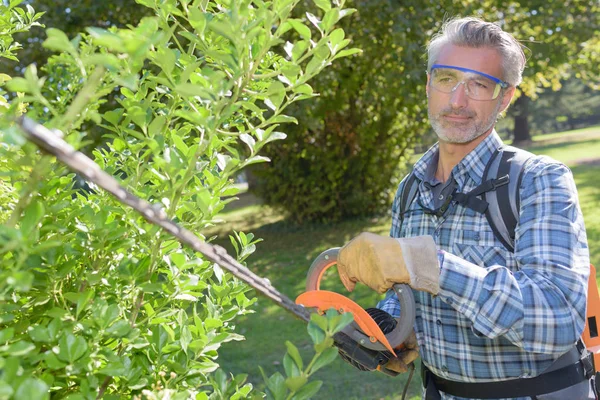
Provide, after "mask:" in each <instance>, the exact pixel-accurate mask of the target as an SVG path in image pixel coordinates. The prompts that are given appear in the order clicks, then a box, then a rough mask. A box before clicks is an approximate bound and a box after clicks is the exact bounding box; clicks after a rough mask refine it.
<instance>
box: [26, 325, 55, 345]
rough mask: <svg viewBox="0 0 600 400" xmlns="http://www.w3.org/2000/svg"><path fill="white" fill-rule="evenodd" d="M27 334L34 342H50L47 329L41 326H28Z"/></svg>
mask: <svg viewBox="0 0 600 400" xmlns="http://www.w3.org/2000/svg"><path fill="white" fill-rule="evenodd" d="M27 333H29V337H31V340H33V341H34V342H42V343H48V342H51V341H52V338H51V337H50V333H48V329H47V328H45V327H43V326H41V325H35V326H30V327H29V329H28V332H27Z"/></svg>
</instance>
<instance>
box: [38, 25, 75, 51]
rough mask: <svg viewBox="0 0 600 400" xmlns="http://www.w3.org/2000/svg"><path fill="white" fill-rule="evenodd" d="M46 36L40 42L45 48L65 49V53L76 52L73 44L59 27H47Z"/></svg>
mask: <svg viewBox="0 0 600 400" xmlns="http://www.w3.org/2000/svg"><path fill="white" fill-rule="evenodd" d="M46 34H47V35H48V38H47V39H46V40H45V41H44V43H42V46H44V47H45V48H47V49H50V50H54V51H65V52H67V53H76V49H75V46H73V43H71V42H70V41H69V38H68V37H67V35H66V34H65V33H64V32H63V31H61V30H60V29H55V28H48V29H47V30H46Z"/></svg>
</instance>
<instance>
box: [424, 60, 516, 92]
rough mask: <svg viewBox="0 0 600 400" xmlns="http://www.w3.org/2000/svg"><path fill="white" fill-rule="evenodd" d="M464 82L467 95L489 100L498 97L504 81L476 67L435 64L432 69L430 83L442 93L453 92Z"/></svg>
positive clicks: (504, 85)
mask: <svg viewBox="0 0 600 400" xmlns="http://www.w3.org/2000/svg"><path fill="white" fill-rule="evenodd" d="M461 83H462V84H463V85H464V87H465V92H466V95H467V97H469V98H470V99H473V100H481V101H489V100H494V99H496V98H497V97H498V95H499V94H500V92H501V91H502V89H505V88H507V87H508V86H509V85H508V82H504V81H503V80H501V79H498V78H496V77H494V76H492V75H488V74H486V73H483V72H479V71H476V70H474V69H469V68H462V67H454V66H452V65H442V64H434V65H433V66H432V67H431V70H430V77H429V85H430V86H431V87H432V88H433V89H435V90H439V91H440V92H442V93H452V92H454V91H455V90H456V89H457V88H458V85H460V84H461Z"/></svg>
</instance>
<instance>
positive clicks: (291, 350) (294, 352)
mask: <svg viewBox="0 0 600 400" xmlns="http://www.w3.org/2000/svg"><path fill="white" fill-rule="evenodd" d="M285 347H287V352H288V354H289V355H290V357H292V359H293V360H294V362H295V363H296V365H297V366H298V368H300V369H302V367H303V365H304V364H303V363H302V357H301V356H300V352H299V351H298V348H297V347H296V346H294V344H293V343H292V342H290V341H289V340H286V341H285Z"/></svg>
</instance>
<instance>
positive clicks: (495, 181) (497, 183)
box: [492, 174, 510, 189]
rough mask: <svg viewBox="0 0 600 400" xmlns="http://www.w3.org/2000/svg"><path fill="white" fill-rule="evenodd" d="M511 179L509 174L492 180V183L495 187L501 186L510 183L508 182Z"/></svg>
mask: <svg viewBox="0 0 600 400" xmlns="http://www.w3.org/2000/svg"><path fill="white" fill-rule="evenodd" d="M509 181H510V176H509V175H508V174H506V175H504V176H501V177H500V178H496V179H493V180H492V185H493V186H494V189H497V188H499V187H500V186H504V185H506V184H508V182H509Z"/></svg>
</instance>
